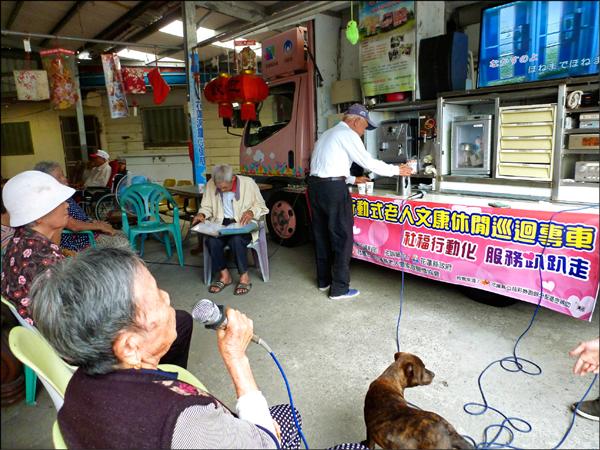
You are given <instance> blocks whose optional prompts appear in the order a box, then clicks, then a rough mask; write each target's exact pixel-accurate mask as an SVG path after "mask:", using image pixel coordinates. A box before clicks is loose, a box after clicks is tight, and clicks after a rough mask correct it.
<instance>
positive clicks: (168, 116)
mask: <svg viewBox="0 0 600 450" xmlns="http://www.w3.org/2000/svg"><path fill="white" fill-rule="evenodd" d="M141 112H142V129H143V133H144V146H145V147H169V146H185V145H187V141H188V139H189V129H190V125H189V123H188V120H187V117H186V115H185V113H184V111H183V106H167V107H164V108H142V111H141Z"/></svg>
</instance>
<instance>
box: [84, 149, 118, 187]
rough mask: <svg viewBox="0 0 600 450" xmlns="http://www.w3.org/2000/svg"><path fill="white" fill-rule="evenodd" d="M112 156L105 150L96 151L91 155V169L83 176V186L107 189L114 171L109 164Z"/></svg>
mask: <svg viewBox="0 0 600 450" xmlns="http://www.w3.org/2000/svg"><path fill="white" fill-rule="evenodd" d="M109 158H110V156H109V155H108V153H107V152H105V151H104V150H96V153H93V154H91V155H90V163H89V164H90V168H89V170H86V171H85V173H84V174H83V186H84V187H86V188H88V187H107V185H108V180H110V174H111V172H112V169H111V168H110V165H109V164H108V160H109Z"/></svg>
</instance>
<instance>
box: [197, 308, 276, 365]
mask: <svg viewBox="0 0 600 450" xmlns="http://www.w3.org/2000/svg"><path fill="white" fill-rule="evenodd" d="M192 318H193V319H194V320H197V321H198V322H200V323H201V324H203V325H204V327H205V328H208V329H210V330H219V329H220V330H224V329H225V328H227V316H226V315H225V310H224V307H223V305H217V304H215V303H214V302H212V301H211V300H208V299H207V298H203V299H202V300H199V301H198V302H197V303H196V304H195V305H194V308H193V309H192ZM252 342H254V343H255V344H258V345H260V346H262V347H264V348H265V350H267V351H268V352H269V353H271V352H272V350H271V348H270V347H269V346H268V345H267V343H266V342H265V341H263V340H262V339H261V338H260V337H258V336H257V335H255V334H253V335H252Z"/></svg>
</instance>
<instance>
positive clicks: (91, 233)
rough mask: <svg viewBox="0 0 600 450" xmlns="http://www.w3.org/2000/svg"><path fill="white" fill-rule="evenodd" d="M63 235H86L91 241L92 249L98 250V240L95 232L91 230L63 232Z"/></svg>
mask: <svg viewBox="0 0 600 450" xmlns="http://www.w3.org/2000/svg"><path fill="white" fill-rule="evenodd" d="M62 234H85V235H87V237H88V240H89V241H90V247H92V248H96V239H95V238H94V232H93V231H90V230H85V231H71V230H63V231H62Z"/></svg>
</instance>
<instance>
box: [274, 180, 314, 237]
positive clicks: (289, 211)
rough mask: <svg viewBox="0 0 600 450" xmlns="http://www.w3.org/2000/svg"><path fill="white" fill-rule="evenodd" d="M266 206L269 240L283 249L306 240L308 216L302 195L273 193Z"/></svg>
mask: <svg viewBox="0 0 600 450" xmlns="http://www.w3.org/2000/svg"><path fill="white" fill-rule="evenodd" d="M267 206H268V208H269V215H268V216H267V227H268V228H269V234H270V236H271V239H273V240H274V241H275V242H277V243H280V244H281V245H283V246H284V247H295V246H297V245H301V244H304V243H305V242H306V241H307V240H308V214H307V212H306V200H305V198H304V195H303V194H292V193H288V192H275V193H273V194H272V195H271V198H270V199H269V202H268V204H267Z"/></svg>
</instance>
